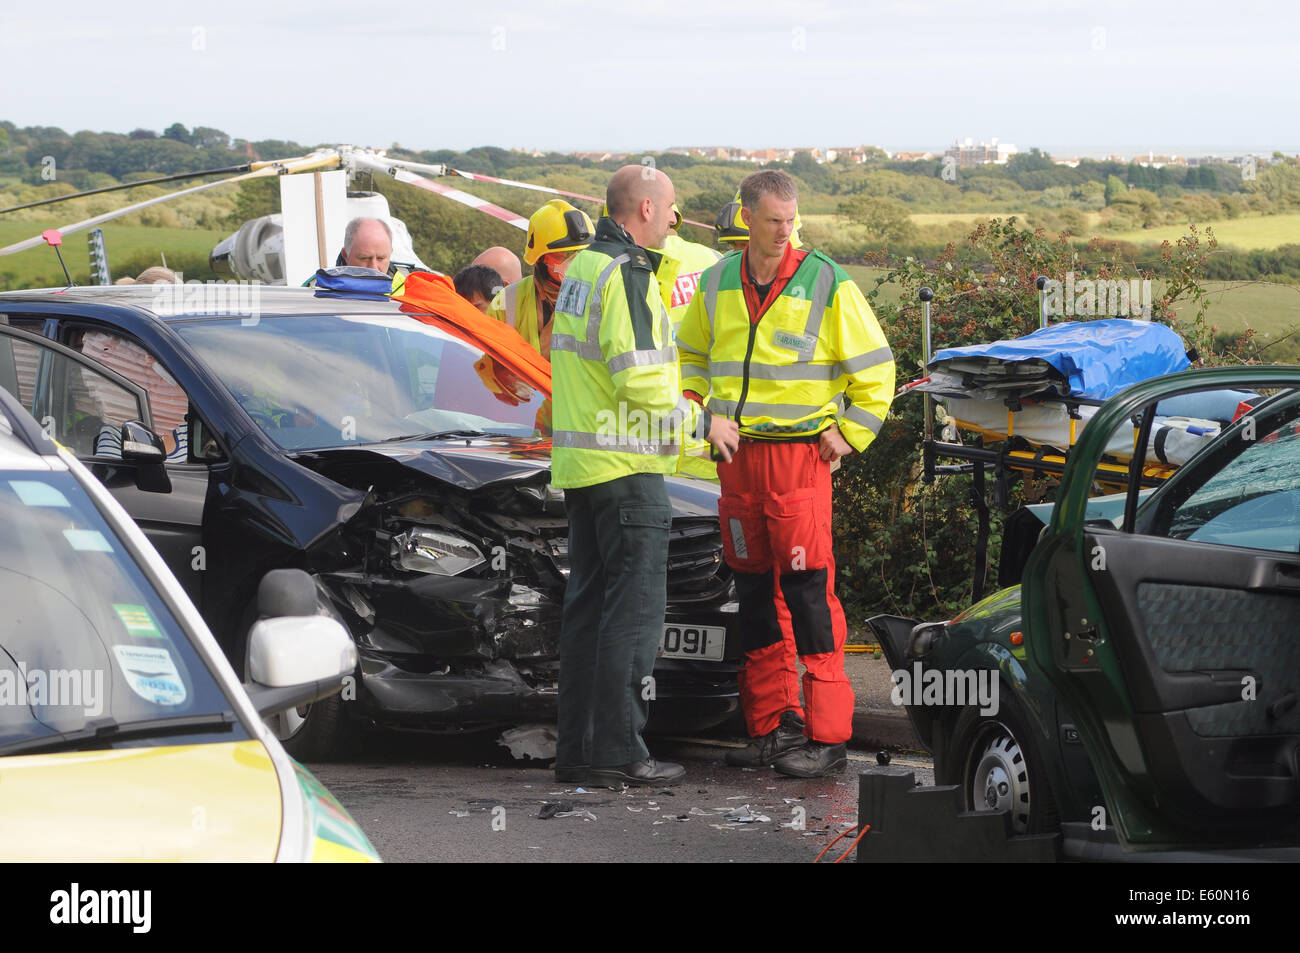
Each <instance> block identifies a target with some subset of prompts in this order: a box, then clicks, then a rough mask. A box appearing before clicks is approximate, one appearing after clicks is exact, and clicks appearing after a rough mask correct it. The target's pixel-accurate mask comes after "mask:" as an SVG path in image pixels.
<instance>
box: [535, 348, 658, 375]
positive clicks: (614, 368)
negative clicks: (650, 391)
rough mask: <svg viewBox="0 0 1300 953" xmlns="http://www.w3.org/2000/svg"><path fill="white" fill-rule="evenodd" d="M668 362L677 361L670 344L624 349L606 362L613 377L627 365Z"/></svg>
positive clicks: (640, 365)
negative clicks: (643, 349)
mask: <svg viewBox="0 0 1300 953" xmlns="http://www.w3.org/2000/svg"><path fill="white" fill-rule="evenodd" d="M552 346H554V345H552ZM670 362H671V363H674V364H675V363H677V348H675V347H673V346H672V345H671V344H670V345H668V346H667V347H663V348H652V349H650V350H647V351H624V352H623V353H622V354H615V355H614V356H613V357H611V358H610V359H609V360H608V361H607V362H606V363H607V364H608V366H609V374H610V376H611V377H613V376H614V375H615V374H617V373H618V372H619V371H625V370H627V369H628V368H629V367H650V366H651V365H653V364H668V363H670Z"/></svg>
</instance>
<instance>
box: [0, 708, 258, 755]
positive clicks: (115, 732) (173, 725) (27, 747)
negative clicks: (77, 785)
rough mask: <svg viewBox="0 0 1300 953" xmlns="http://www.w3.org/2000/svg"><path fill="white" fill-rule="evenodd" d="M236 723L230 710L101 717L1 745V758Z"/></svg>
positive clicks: (221, 728) (225, 729) (229, 727)
mask: <svg viewBox="0 0 1300 953" xmlns="http://www.w3.org/2000/svg"><path fill="white" fill-rule="evenodd" d="M237 723H238V721H237V719H236V718H235V713H234V712H231V711H223V712H214V713H212V714H208V715H183V716H181V717H179V718H176V717H173V718H147V719H142V720H140V721H124V722H116V721H114V720H113V719H111V718H100V719H98V720H96V721H94V722H92V723H90V724H89V725H87V726H86V727H84V728H78V729H76V730H75V731H62V732H58V733H57V734H50V735H41V736H40V737H39V738H24V739H22V740H21V741H11V742H9V743H8V744H3V745H0V757H4V756H7V755H16V754H35V753H38V752H39V753H44V752H48V751H58V750H59V749H61V748H71V749H79V748H94V747H96V746H100V745H106V744H112V743H114V742H117V741H126V740H129V739H132V738H151V737H160V736H164V735H190V734H198V733H214V732H229V731H231V730H233V729H234V726H235V725H236V724H237Z"/></svg>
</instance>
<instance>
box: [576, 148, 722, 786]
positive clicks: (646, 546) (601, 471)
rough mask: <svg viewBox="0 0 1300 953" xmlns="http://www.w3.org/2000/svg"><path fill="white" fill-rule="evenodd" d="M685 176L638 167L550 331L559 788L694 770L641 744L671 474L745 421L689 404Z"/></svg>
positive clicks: (664, 777) (612, 189)
mask: <svg viewBox="0 0 1300 953" xmlns="http://www.w3.org/2000/svg"><path fill="white" fill-rule="evenodd" d="M672 203H673V188H672V182H671V181H669V179H668V176H666V175H664V174H663V173H662V172H660V171H658V170H657V169H654V168H650V167H644V166H625V167H624V168H622V169H620V170H619V171H618V172H616V173H614V176H613V177H612V178H611V179H610V182H609V187H608V191H607V205H608V210H609V214H608V215H607V216H605V217H602V218H601V220H600V222H599V223H597V225H596V234H595V237H594V238H593V240H592V242H591V245H590V246H589V247H588V248H586V249H585V250H583V251H580V252H579V253H578V254H577V255H576V256H574V258H573V260H572V261H571V262H569V265H568V269H567V271H566V273H565V278H564V283H563V285H562V286H561V288H560V293H559V297H558V298H557V300H556V304H555V320H554V324H555V331H554V333H553V334H552V336H551V378H552V387H553V393H554V431H553V433H552V441H553V450H552V455H551V473H552V479H551V482H552V483H553V484H554V485H555V486H557V487H559V488H561V489H563V490H564V491H565V494H564V499H565V508H566V511H567V514H568V520H569V579H568V584H567V588H566V591H565V596H564V624H563V629H562V631H561V637H560V689H559V712H558V735H559V737H558V743H557V750H556V763H555V771H556V778H557V780H560V781H565V782H570V783H575V782H576V783H589V784H630V785H667V784H675V783H677V782H678V781H680V780H681V778H682V777H683V776H684V774H685V771H684V769H683V768H682V766H681V765H677V764H669V763H667V762H659V761H655V760H654V759H653V758H651V757H650V753H649V750H648V749H647V748H646V746H645V742H644V741H643V740H642V738H641V729H642V728H643V727H644V725H645V722H646V717H647V715H648V713H649V701H648V699H649V698H650V696H651V695H652V694H653V692H652V691H651V690H650V688H651V685H652V683H651V682H650V681H649V679H650V678H651V671H652V670H653V668H654V662H655V657H656V656H657V654H658V651H659V644H660V641H661V638H662V636H663V620H664V612H665V610H666V608H667V595H668V588H667V587H668V578H667V566H668V532H669V529H670V527H671V525H672V507H671V505H670V503H669V499H668V492H667V489H666V488H665V486H664V475H665V474H668V473H672V472H674V471H675V470H676V468H677V462H678V456H679V454H680V452H681V444H682V439H683V435H689V434H691V433H694V434H696V435H697V436H700V437H705V438H706V439H708V440H709V441H710V443H712V444H713V446H714V447H715V448H717V450H718V452H719V453H720V454H721V455H723V456H724V457H728V458H729V457H730V455H731V452H732V451H733V450H734V449H735V447H736V441H737V437H736V427H735V425H734V424H732V423H731V422H730V421H728V420H726V419H725V418H722V417H715V416H713V415H712V414H710V413H708V412H707V411H702V410H701V409H700V408H699V407H698V406H697V405H695V404H694V403H692V402H690V401H689V400H687V399H686V398H685V397H683V396H682V387H681V381H680V378H679V376H678V363H677V350H676V348H675V347H674V346H673V337H672V327H671V323H670V320H669V317H668V311H667V309H666V307H665V304H664V295H663V291H662V289H661V287H660V284H659V277H658V276H657V271H658V269H659V264H660V262H659V256H658V255H656V254H655V253H653V252H648V251H646V249H647V248H650V247H658V246H660V245H661V244H662V243H663V240H664V237H665V236H666V234H667V232H668V223H669V221H670V220H671V215H672Z"/></svg>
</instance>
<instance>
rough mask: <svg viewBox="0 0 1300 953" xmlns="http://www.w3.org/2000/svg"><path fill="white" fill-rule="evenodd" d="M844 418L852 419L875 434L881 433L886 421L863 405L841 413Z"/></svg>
mask: <svg viewBox="0 0 1300 953" xmlns="http://www.w3.org/2000/svg"><path fill="white" fill-rule="evenodd" d="M840 417H842V418H843V419H844V420H851V421H853V422H854V423H855V424H857V425H858V426H860V427H866V428H867V429H868V430H870V431H871V432H872V433H873V434H878V433H880V428H881V426H882V425H883V424H884V421H883V420H881V419H880V418H879V417H877V416H876V415H875V414H869V413H867V412H866V411H865V410H863V409H862V408H861V407H857V406H853V407H849V408H848V409H846V410H845V411H844V412H843V413H842V414H840Z"/></svg>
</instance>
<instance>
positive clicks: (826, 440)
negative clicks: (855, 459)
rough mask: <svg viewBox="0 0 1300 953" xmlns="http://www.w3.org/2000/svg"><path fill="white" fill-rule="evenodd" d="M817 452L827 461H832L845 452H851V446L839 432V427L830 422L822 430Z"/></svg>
mask: <svg viewBox="0 0 1300 953" xmlns="http://www.w3.org/2000/svg"><path fill="white" fill-rule="evenodd" d="M818 452H819V453H820V454H821V458H822V459H823V460H825V461H826V462H827V463H834V462H835V461H836V460H838V459H839V458H840V457H842V456H844V455H845V454H848V453H852V452H853V448H852V447H851V446H849V442H848V441H847V440H845V439H844V437H843V436H842V435H841V434H840V428H839V427H837V426H835V425H834V424H831V425H830V426H829V427H827V428H826V429H825V430H823V431H822V437H821V440H820V441H819V449H818Z"/></svg>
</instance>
